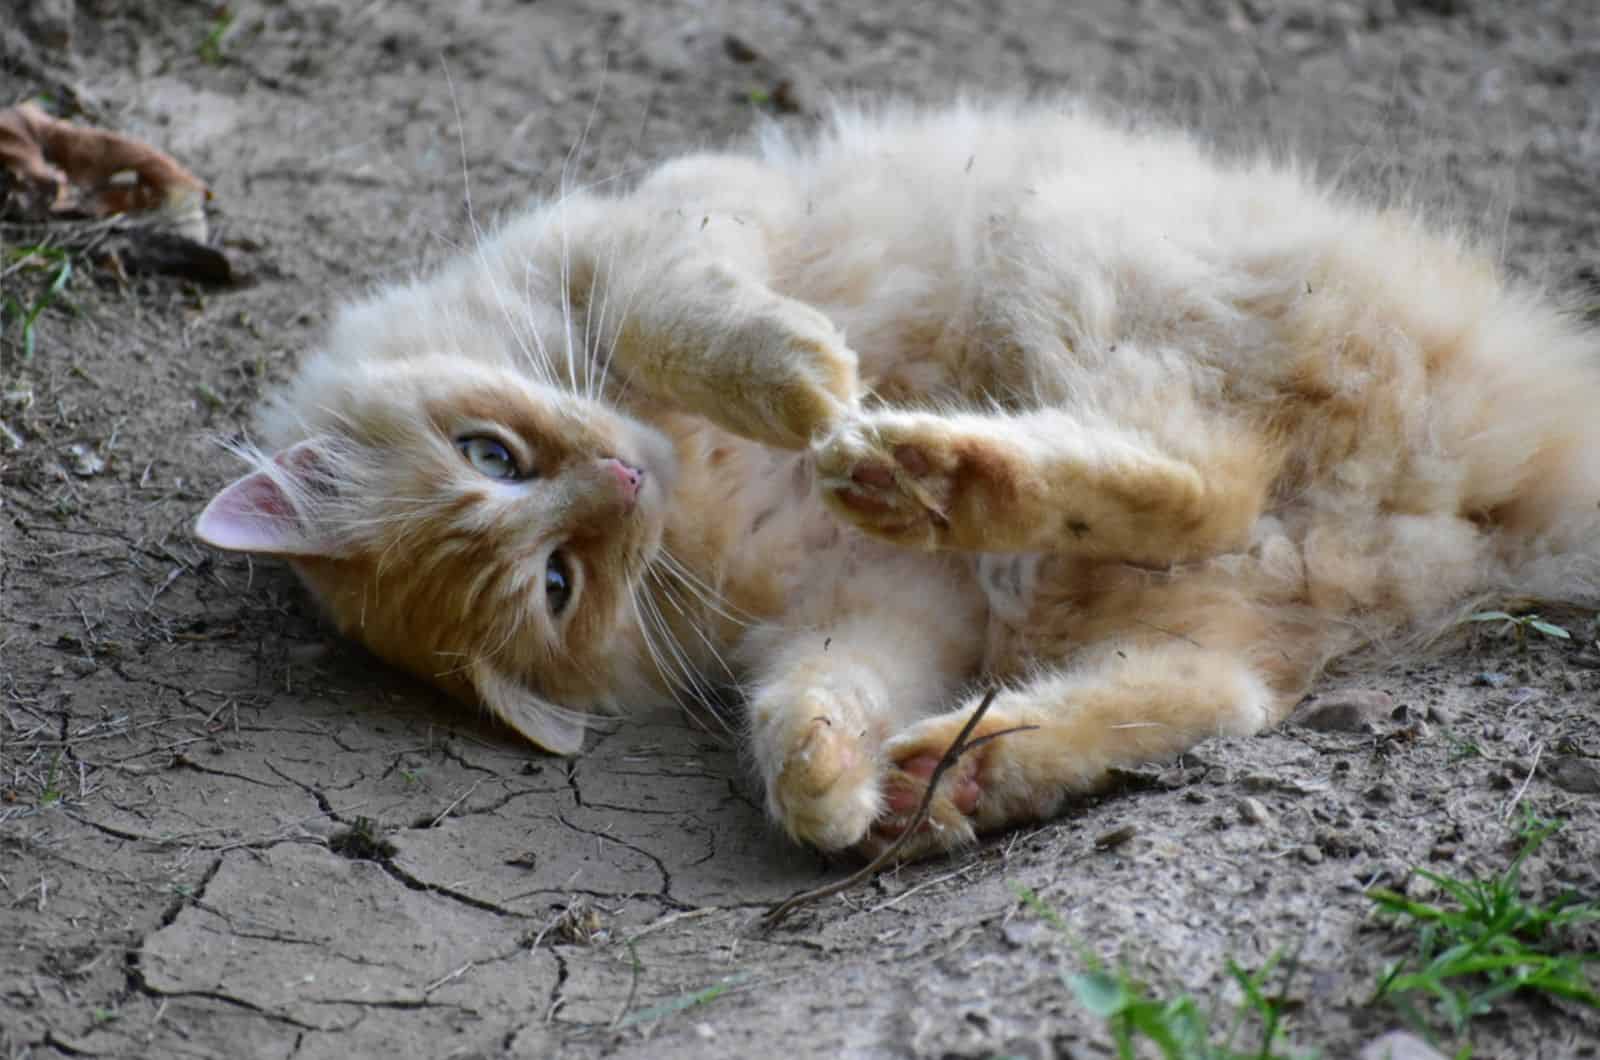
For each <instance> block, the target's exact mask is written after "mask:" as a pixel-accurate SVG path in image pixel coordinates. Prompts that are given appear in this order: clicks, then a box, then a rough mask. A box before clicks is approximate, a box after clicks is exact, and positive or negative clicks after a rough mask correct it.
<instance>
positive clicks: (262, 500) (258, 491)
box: [194, 471, 309, 554]
mask: <svg viewBox="0 0 1600 1060" xmlns="http://www.w3.org/2000/svg"><path fill="white" fill-rule="evenodd" d="M194 532H195V536H197V537H198V538H200V540H202V541H204V542H205V543H206V544H208V545H213V546H215V547H217V548H222V549H227V550H228V551H230V552H263V553H302V554H304V553H306V552H307V551H309V550H308V548H307V546H308V544H309V542H308V541H307V540H306V535H305V531H304V529H303V528H302V527H301V525H300V519H299V517H298V516H297V515H296V513H295V510H294V507H293V505H291V504H290V503H289V498H288V497H286V496H285V495H284V492H283V490H282V489H281V488H280V487H279V486H278V484H277V483H276V482H274V481H273V480H272V477H271V476H270V475H267V474H266V473H264V472H261V471H256V472H252V473H251V474H248V475H246V476H245V477H244V478H242V479H239V480H238V481H237V482H235V483H233V484H232V485H231V486H229V487H228V488H227V489H225V490H223V491H222V492H221V493H219V494H217V495H216V497H214V498H212V501H211V503H210V504H208V505H206V510H205V511H203V512H201V513H200V519H199V520H198V521H197V522H196V523H195V528H194Z"/></svg>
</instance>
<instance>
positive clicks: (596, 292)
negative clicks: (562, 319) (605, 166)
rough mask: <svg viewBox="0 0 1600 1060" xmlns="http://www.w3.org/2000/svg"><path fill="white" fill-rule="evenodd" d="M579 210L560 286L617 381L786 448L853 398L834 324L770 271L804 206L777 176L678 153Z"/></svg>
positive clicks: (851, 366) (849, 358) (850, 363)
mask: <svg viewBox="0 0 1600 1060" xmlns="http://www.w3.org/2000/svg"><path fill="white" fill-rule="evenodd" d="M584 209H585V210H586V211H587V212H586V213H585V214H584V216H583V218H582V220H581V222H575V224H576V226H577V234H576V235H575V237H574V240H575V243H574V246H573V248H572V251H571V260H570V262H569V264H568V266H567V268H566V270H565V271H566V276H567V285H568V288H569V298H570V299H571V300H572V302H573V303H574V309H575V311H576V312H577V313H579V315H580V316H581V317H582V319H583V320H584V322H585V334H586V337H587V335H588V334H589V332H590V331H591V330H592V331H593V332H594V335H595V338H594V341H593V342H592V347H593V353H594V355H595V357H596V358H597V359H598V360H599V361H600V362H601V363H602V366H603V367H602V372H603V374H605V375H606V376H607V378H608V379H610V380H612V381H614V382H615V383H617V384H618V385H619V388H620V389H621V390H623V391H625V392H626V393H628V394H630V395H632V396H633V398H634V399H635V400H636V401H637V400H638V399H639V398H640V397H645V398H647V399H655V400H658V401H661V402H665V403H667V404H669V405H671V406H673V407H676V408H678V409H680V410H682V411H687V412H692V413H695V414H697V415H700V416H704V417H706V418H707V419H710V420H712V421H713V422H715V423H717V424H718V425H720V426H722V427H725V428H727V429H728V430H731V431H733V432H734V433H736V434H740V435H743V436H745V437H747V438H751V439H754V440H756V441H759V442H763V443H766V444H768V445H775V446H781V447H783V448H788V449H797V448H803V447H804V446H805V445H806V444H807V443H808V442H809V441H810V440H811V439H812V438H813V437H814V436H816V435H817V434H819V433H821V432H823V431H825V430H827V429H829V428H831V427H832V426H833V425H835V424H836V423H837V422H838V420H839V419H840V418H841V416H842V415H843V414H844V413H846V412H847V411H849V410H851V409H852V408H853V407H854V405H855V402H856V398H857V389H858V382H857V376H856V368H857V365H856V355H855V353H854V352H853V351H852V350H851V349H850V348H849V347H848V346H847V345H845V341H844V336H843V335H842V334H841V333H840V332H839V329H838V328H837V327H835V326H834V324H833V322H832V321H831V320H829V319H828V318H827V316H825V315H824V314H823V313H821V312H820V311H818V310H817V309H815V308H813V307H812V306H810V305H808V304H806V303H805V302H801V301H798V300H796V299H793V298H789V297H786V296H785V295H783V294H780V293H779V292H778V291H776V290H774V289H773V286H772V283H771V280H772V269H773V263H772V246H773V243H774V240H775V239H777V238H782V234H783V233H784V232H786V231H788V230H789V228H790V227H791V226H792V225H793V224H794V223H796V222H795V216H796V215H797V214H798V213H799V212H800V211H802V210H803V209H804V203H803V202H801V201H799V200H798V199H797V197H796V191H795V189H794V188H793V187H792V186H791V185H790V183H789V180H788V177H787V176H786V175H785V174H783V173H781V172H778V171H776V170H774V169H773V168H771V167H769V166H766V165H763V164H761V163H758V162H755V161H752V160H749V159H741V158H732V157H727V156H719V155H697V156H691V157H689V158H685V159H680V160H678V161H676V162H673V163H671V164H669V165H667V166H665V167H663V168H662V169H661V170H660V171H658V172H657V173H656V174H654V175H653V176H652V177H651V178H650V179H649V180H647V181H646V182H645V183H644V185H642V186H641V187H640V188H639V189H638V191H637V192H636V193H635V194H634V195H633V196H631V197H630V198H628V199H626V200H622V201H620V202H610V201H607V202H603V203H595V204H588V205H586V206H585V207H584ZM591 320H592V321H598V323H597V324H595V325H594V327H593V328H592V329H591V328H590V326H589V322H590V321H591ZM641 403H644V402H641Z"/></svg>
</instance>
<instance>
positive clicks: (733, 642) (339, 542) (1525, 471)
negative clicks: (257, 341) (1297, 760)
mask: <svg viewBox="0 0 1600 1060" xmlns="http://www.w3.org/2000/svg"><path fill="white" fill-rule="evenodd" d="M1597 369H1600V341H1597V339H1596V338H1595V336H1594V335H1592V334H1586V333H1584V332H1583V331H1582V330H1580V329H1579V328H1578V327H1577V325H1575V324H1574V323H1573V322H1572V321H1571V320H1569V319H1567V318H1565V317H1564V316H1563V315H1562V314H1561V313H1559V312H1558V311H1557V310H1556V309H1555V308H1553V307H1552V306H1550V305H1548V304H1546V303H1545V302H1543V301H1541V300H1540V299H1539V298H1538V297H1537V296H1536V295H1535V294H1534V293H1533V292H1531V291H1528V290H1524V289H1520V288H1518V287H1516V286H1514V285H1510V284H1508V283H1507V282H1506V281H1505V280H1504V279H1503V278H1502V277H1501V276H1500V275H1499V274H1498V273H1497V271H1496V269H1495V266H1494V264H1493V263H1492V262H1490V261H1489V260H1487V259H1485V258H1484V257H1482V256H1480V255H1478V254H1476V253H1474V252H1472V251H1471V250H1469V249H1467V248H1466V247H1465V246H1464V245H1463V243H1462V242H1461V241H1460V240H1458V239H1455V238H1451V237H1449V236H1445V235H1440V234H1437V233H1431V232H1430V231H1428V230H1427V229H1426V227H1425V226H1424V225H1423V224H1421V223H1420V222H1419V221H1417V220H1416V219H1414V218H1412V217H1409V216H1406V215H1404V214H1400V213H1395V212H1388V211H1376V210H1373V209H1371V208H1367V207H1363V206H1360V205H1357V204H1354V203H1352V202H1347V201H1344V200H1343V199H1341V198H1340V197H1339V196H1338V195H1336V194H1333V193H1331V192H1329V191H1327V190H1322V189H1319V188H1318V187H1316V186H1315V185H1314V184H1312V183H1310V182H1309V181H1308V180H1307V179H1306V178H1304V177H1303V176H1301V175H1299V174H1297V173H1296V172H1294V171H1292V170H1290V169H1286V168H1283V167H1280V166H1274V165H1270V164H1268V163H1265V162H1231V161H1225V160H1219V159H1217V158H1214V157H1212V155H1211V154H1210V153H1208V152H1207V151H1206V150H1204V149H1203V148H1201V147H1199V146H1196V145H1195V144H1194V143H1192V142H1190V141H1189V140H1187V139H1184V138H1182V137H1180V136H1177V135H1174V134H1172V133H1170V132H1165V131H1150V130H1136V129H1129V128H1126V127H1122V126H1119V125H1116V124H1111V123H1107V122H1105V121H1102V120H1100V119H1098V118H1096V117H1094V116H1092V115H1090V114H1088V113H1086V112H1084V111H1082V110H1081V109H1077V108H1055V109H1051V108H1045V107H1037V108H1036V107H1011V106H989V107H958V108H954V109H949V110H943V111H939V112H922V111H912V110H893V109H891V110H888V111H885V112H882V113H868V114H862V113H844V114H841V115H840V116H838V117H837V118H836V119H835V120H834V122H833V123H832V125H831V126H830V127H829V128H828V129H827V130H826V131H825V132H823V133H822V134H821V135H820V137H819V138H818V139H817V140H816V141H815V142H812V143H803V144H802V143H795V142H791V141H789V140H786V139H784V138H782V137H781V136H779V135H777V134H773V135H772V136H771V137H770V138H769V139H768V141H767V142H765V143H764V144H763V145H762V146H761V148H760V150H758V151H756V152H755V153H753V154H750V155H733V154H728V155H720V154H703V155H694V156H690V157H687V158H683V159H679V160H677V161H674V162H670V163H668V164H666V165H664V166H662V167H661V168H660V169H658V170H657V171H656V172H655V173H654V174H653V175H652V176H650V177H649V178H648V179H646V180H645V181H644V182H643V183H642V184H641V185H640V186H639V187H638V188H637V189H636V190H634V191H633V192H631V193H629V194H627V195H624V196H621V197H608V196H604V195H601V194H597V193H589V192H576V193H573V194H570V195H567V196H565V197H564V198H562V199H560V200H559V201H556V202H552V203H549V204H547V205H544V206H541V207H540V208H538V209H536V210H534V211H533V212H531V213H529V214H527V215H526V216H523V217H521V218H519V219H518V220H516V221H515V222H514V223H512V224H510V225H509V226H508V227H506V228H505V229H504V230H503V231H502V232H500V233H499V234H498V235H496V236H494V237H493V238H491V239H487V240H485V241H483V242H482V244H481V245H480V246H478V247H477V248H476V249H475V250H474V251H473V252H471V253H469V254H467V255H465V256H464V257H463V258H462V259H461V260H459V261H457V262H455V263H454V264H453V265H451V266H450V267H448V268H446V269H445V270H444V271H442V272H440V273H439V274H438V275H435V276H432V277H429V278H427V279H423V280H420V281H417V282H415V283H412V284H409V285H404V286H400V287H396V288H393V289H390V290H387V291H385V292H383V293H381V294H380V295H378V296H377V297H375V298H372V299H371V300H369V301H367V302H365V303H362V304H358V305H356V306H354V307H351V308H349V309H347V310H345V312H344V313H343V314H342V316H341V317H340V319H339V322H338V324H337V326H336V327H335V328H334V329H333V333H332V335H331V337H330V339H329V341H328V343H327V345H326V347H325V349H323V350H322V351H320V352H318V353H316V354H315V355H313V356H312V357H310V358H309V359H308V360H307V361H306V362H305V363H304V364H303V365H302V367H301V370H300V372H299V375H298V377H297V378H296V379H295V381H294V382H293V384H292V385H291V386H290V387H288V388H287V389H286V390H285V391H284V392H283V393H281V394H279V395H278V396H277V397H276V398H275V399H274V400H273V401H272V402H271V403H270V404H269V405H268V406H267V408H266V409H265V411H264V412H263V414H262V417H261V423H260V434H261V437H262V438H263V440H264V441H265V442H266V443H267V444H268V445H269V446H270V448H271V454H270V455H262V456H260V457H259V459H258V461H257V466H256V467H255V469H254V470H253V471H252V472H251V473H250V474H248V475H246V476H245V477H244V478H242V479H240V480H239V481H237V482H235V483H233V484H232V485H230V486H229V487H227V488H226V489H225V490H223V491H222V492H221V493H220V494H219V495H218V496H217V497H216V499H215V500H213V501H212V503H211V505H210V506H209V507H208V508H207V509H206V511H205V513H204V514H203V515H202V516H201V517H200V521H199V525H198V533H199V536H200V537H201V538H202V539H203V540H205V541H207V542H209V543H211V544H213V545H216V546H218V547H221V548H226V549H237V550H242V551H248V552H254V553H267V554H275V555H282V556H286V557H288V559H289V561H290V562H291V563H292V565H293V566H294V568H295V569H296V570H297V571H298V572H299V574H300V575H301V577H302V578H303V579H304V580H305V582H306V583H307V584H308V585H309V586H310V587H311V590H312V591H313V592H314V593H315V594H316V596H317V597H318V598H319V599H320V600H321V602H322V603H323V605H324V606H325V607H326V609H327V611H328V612H329V613H330V614H331V616H332V617H333V619H334V621H335V622H336V623H337V624H338V626H339V628H340V629H341V630H342V631H344V632H345V633H347V634H348V635H350V636H351V637H354V638H356V639H358V640H360V641H361V642H363V643H364V644H366V645H367V646H368V647H369V648H371V649H372V650H373V651H375V652H376V653H377V654H378V655H380V656H382V657H383V658H385V659H388V660H390V661H391V662H393V663H395V664H397V665H400V666H403V667H405V668H407V669H409V670H411V671H413V672H415V673H417V674H420V675H422V676H423V677H425V678H427V679H429V680H431V681H433V682H434V683H435V684H437V685H439V686H441V687H442V688H444V689H446V690H448V691H449V692H451V693H453V694H455V695H456V696H458V697H460V698H461V699H463V700H467V701H470V702H475V703H480V704H482V705H483V706H484V707H486V708H487V709H488V710H489V711H490V712H492V713H493V714H494V715H495V716H496V717H498V718H499V719H501V720H502V721H504V722H505V723H506V724H508V725H510V726H511V727H512V728H514V729H516V730H517V731H518V732H520V733H522V734H523V735H524V736H526V737H527V738H528V739H530V740H532V741H533V742H534V743H536V744H539V745H540V746H542V747H544V748H547V749H548V750H551V751H554V752H556V753H559V754H573V753H576V752H577V751H579V750H580V749H581V747H582V743H583V735H584V722H585V718H586V717H589V716H592V715H594V714H619V713H626V712H627V711H628V710H629V709H630V708H631V707H635V706H637V705H640V704H644V703H647V702H649V701H652V700H657V699H659V698H660V697H662V696H663V695H664V694H668V693H677V692H680V691H685V690H688V691H692V690H694V689H697V688H702V687H706V686H710V685H714V684H717V683H718V682H724V683H726V682H728V681H736V682H738V683H739V684H740V685H741V686H742V688H743V689H744V690H745V694H746V696H747V699H748V717H749V721H748V743H749V747H748V750H749V754H750V755H751V756H752V758H753V760H754V763H755V765H756V767H757V768H758V769H759V771H760V776H761V780H762V782H763V783H764V785H765V789H766V795H767V805H768V807H769V809H770V811H771V813H772V816H773V817H774V818H775V819H776V820H777V821H778V822H779V823H781V824H782V826H783V827H784V828H785V829H787V830H788V832H789V833H790V834H792V835H794V836H796V837H798V838H799V839H802V840H805V841H808V842H811V843H814V844H816V845H817V846H820V847H823V848H828V849H838V848H847V847H852V846H858V847H860V848H862V849H869V850H870V849H872V848H874V847H876V846H878V845H880V844H882V843H883V842H885V841H886V840H887V838H888V837H890V836H892V835H894V834H895V833H896V832H897V831H899V830H902V829H903V828H904V826H905V821H906V818H907V817H908V816H909V815H910V811H911V810H912V809H913V808H914V807H915V805H916V803H917V802H918V801H919V799H920V796H921V792H922V789H923V786H924V783H925V780H926V778H927V777H928V775H929V774H930V772H931V771H932V768H933V766H934V764H935V762H936V760H937V759H938V758H939V757H940V755H941V754H942V753H943V752H944V750H945V749H946V747H947V746H948V745H949V744H950V743H951V741H952V739H953V738H954V737H955V735H956V733H957V731H958V730H959V729H960V727H961V726H962V724H963V723H964V721H965V720H966V718H967V716H968V714H969V712H970V711H971V710H972V709H974V706H975V704H976V702H977V701H978V699H979V698H980V695H981V691H982V687H981V686H982V685H983V684H984V683H987V682H999V683H1002V684H1003V685H1004V688H1005V690H1004V691H1003V692H1002V693H1001V694H1000V695H999V697H998V698H997V699H996V700H995V702H994V704H993V706H992V709H991V710H990V711H989V713H988V714H987V715H986V716H985V718H984V719H983V721H982V724H981V725H980V727H979V730H978V732H977V734H976V735H982V734H983V733H985V732H995V731H999V730H1002V729H1010V728H1013V727H1017V726H1032V727H1033V728H1031V729H1030V730H1028V731H1025V732H1016V733H1012V734H1009V735H1006V736H1003V737H1001V738H999V739H997V740H994V741H992V742H989V743H986V744H984V745H983V746H982V747H980V748H977V749H975V750H974V751H973V752H972V753H971V754H968V755H967V756H965V757H964V758H963V759H962V760H961V761H960V763H959V765H958V766H957V768H956V769H953V770H952V771H951V773H950V774H949V775H948V776H947V779H946V780H945V781H944V783H943V785H942V790H941V792H940V794H939V796H938V797H937V798H936V799H935V801H934V803H933V815H932V819H931V820H932V825H931V827H929V828H928V829H927V830H926V831H925V832H923V833H922V834H920V835H919V836H917V837H914V838H915V844H914V845H915V846H916V848H917V849H918V850H920V851H924V852H925V851H927V850H930V849H941V848H947V847H950V846H953V845H955V844H959V843H962V842H964V841H967V840H969V839H970V838H971V837H972V836H973V834H974V833H975V832H982V831H987V830H992V829H996V828H1001V827H1004V826H1007V825H1010V824H1013V823H1016V822H1019V821H1023V820H1029V819H1036V818H1039V817H1043V816H1046V815H1049V814H1051V813H1053V812H1055V811H1056V810H1057V809H1058V808H1059V807H1060V806H1061V805H1062V804H1063V802H1064V800H1065V799H1067V798H1068V797H1069V796H1071V795H1072V794H1074V793H1079V792H1085V791H1089V790H1092V789H1094V788H1095V787H1096V786H1097V785H1100V784H1102V783H1103V782H1104V780H1105V778H1106V777H1107V773H1108V770H1110V769H1112V768H1113V767H1125V766H1129V765H1132V764H1135V763H1139V762H1143V761H1146V760H1150V759H1159V758H1164V757H1168V756H1172V755H1175V754H1177V753H1178V752H1181V751H1183V750H1184V749H1186V748H1188V747H1190V746H1191V745H1193V744H1195V743H1196V742H1198V741H1200V740H1203V739H1205V738H1207V737H1209V736H1213V735H1216V734H1219V733H1232V734H1244V733H1253V732H1256V731H1258V730H1260V729H1262V728H1264V727H1266V726H1269V725H1272V724H1274V723H1276V722H1277V721H1279V720H1281V719H1282V718H1283V717H1284V715H1285V713H1286V712H1287V711H1288V710H1289V708H1290V707H1291V706H1292V705H1293V704H1294V703H1295V702H1296V700H1297V699H1298V698H1299V697H1300V696H1301V695H1302V694H1303V693H1304V692H1305V690H1306V688H1307V686H1308V684H1309V683H1310V681H1311V680H1312V678H1313V677H1314V676H1315V675H1316V674H1317V673H1318V671H1319V669H1320V668H1321V667H1322V666H1323V665H1324V663H1326V662H1327V661H1328V660H1329V659H1330V658H1331V657H1333V656H1334V655H1336V654H1338V653H1340V652H1344V651H1348V650H1349V649H1351V648H1353V647H1356V646H1358V645H1359V644H1361V643H1363V642H1364V641H1366V640H1368V639H1370V638H1372V637H1374V636H1378V635H1382V634H1385V633H1389V632H1393V631H1396V630H1399V629H1402V628H1404V627H1415V626H1416V625H1417V624H1418V623H1425V622H1428V621H1429V620H1430V619H1432V620H1435V621H1437V620H1439V619H1440V618H1441V617H1443V616H1444V615H1445V613H1446V612H1448V611H1449V610H1450V609H1451V608H1452V607H1453V606H1459V605H1460V604H1461V602H1462V601H1464V600H1466V599H1467V598H1469V597H1472V596H1474V595H1476V594H1481V593H1484V592H1492V591H1495V590H1497V589H1513V588H1514V589H1515V590H1516V591H1517V592H1519V593H1522V594H1525V595H1540V596H1544V597H1549V598H1557V597H1560V598H1574V597H1584V596H1590V595H1592V593H1593V590H1594V589H1595V588H1596V578H1595V574H1594V572H1595V567H1594V564H1593V560H1594V558H1595V556H1596V555H1597V554H1600V545H1597V543H1600V536H1597V528H1600V527H1597V524H1600V519H1597V511H1596V506H1597V502H1600V370H1597Z"/></svg>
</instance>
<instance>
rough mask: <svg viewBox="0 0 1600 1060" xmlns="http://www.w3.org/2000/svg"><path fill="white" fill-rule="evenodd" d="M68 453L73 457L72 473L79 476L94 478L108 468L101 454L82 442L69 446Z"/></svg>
mask: <svg viewBox="0 0 1600 1060" xmlns="http://www.w3.org/2000/svg"><path fill="white" fill-rule="evenodd" d="M67 455H68V456H70V457H71V458H72V473H73V474H74V475H77V476H78V477H79V478H92V477H93V476H95V475H98V474H100V472H102V471H104V470H105V469H106V462H105V461H104V460H103V459H101V457H100V454H99V453H96V452H95V451H94V450H93V449H92V448H90V447H89V446H87V445H84V444H83V443H82V442H74V443H72V444H71V445H69V446H67Z"/></svg>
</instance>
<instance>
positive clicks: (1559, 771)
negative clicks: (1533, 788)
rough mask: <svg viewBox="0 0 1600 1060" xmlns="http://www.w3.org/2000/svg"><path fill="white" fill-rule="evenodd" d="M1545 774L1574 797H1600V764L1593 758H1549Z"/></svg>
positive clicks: (1546, 760) (1545, 763)
mask: <svg viewBox="0 0 1600 1060" xmlns="http://www.w3.org/2000/svg"><path fill="white" fill-rule="evenodd" d="M1543 771H1544V774H1545V776H1547V777H1549V778H1550V782H1551V783H1552V784H1554V785H1555V786H1556V787H1558V788H1560V789H1561V790H1562V791H1570V792H1572V793H1573V794H1574V795H1600V764H1597V763H1596V762H1595V760H1594V759H1592V758H1579V757H1578V756H1576V755H1561V756H1559V757H1554V758H1547V759H1545V762H1544V770H1543Z"/></svg>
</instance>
